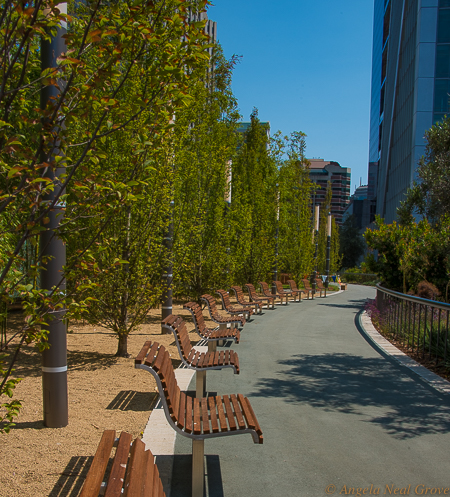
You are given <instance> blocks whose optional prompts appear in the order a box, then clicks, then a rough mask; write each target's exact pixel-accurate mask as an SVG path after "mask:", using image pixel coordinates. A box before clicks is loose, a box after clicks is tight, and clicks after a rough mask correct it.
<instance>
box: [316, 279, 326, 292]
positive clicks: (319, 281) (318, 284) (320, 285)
mask: <svg viewBox="0 0 450 497" xmlns="http://www.w3.org/2000/svg"><path fill="white" fill-rule="evenodd" d="M316 284H317V286H318V287H319V288H320V289H321V290H325V287H324V286H323V281H322V280H321V279H320V278H316Z"/></svg>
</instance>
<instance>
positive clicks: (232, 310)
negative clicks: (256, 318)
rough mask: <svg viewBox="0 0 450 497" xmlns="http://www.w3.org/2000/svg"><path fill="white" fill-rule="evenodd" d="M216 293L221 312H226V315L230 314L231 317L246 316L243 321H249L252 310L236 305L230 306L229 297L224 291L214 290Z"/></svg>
mask: <svg viewBox="0 0 450 497" xmlns="http://www.w3.org/2000/svg"><path fill="white" fill-rule="evenodd" d="M216 293H218V294H219V295H220V298H221V300H222V307H223V310H224V311H226V312H228V314H231V315H233V316H236V315H240V314H243V315H244V316H246V318H245V319H246V320H247V321H248V320H249V319H250V316H251V315H252V314H253V313H254V311H253V309H251V308H250V307H239V306H236V305H232V304H231V301H230V296H229V294H228V292H226V291H225V290H216Z"/></svg>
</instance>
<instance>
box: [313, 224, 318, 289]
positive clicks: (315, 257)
mask: <svg viewBox="0 0 450 497" xmlns="http://www.w3.org/2000/svg"><path fill="white" fill-rule="evenodd" d="M318 238H319V230H315V231H314V240H315V242H316V248H315V251H314V272H313V280H312V298H314V297H315V295H316V278H317V252H318V250H319V243H318Z"/></svg>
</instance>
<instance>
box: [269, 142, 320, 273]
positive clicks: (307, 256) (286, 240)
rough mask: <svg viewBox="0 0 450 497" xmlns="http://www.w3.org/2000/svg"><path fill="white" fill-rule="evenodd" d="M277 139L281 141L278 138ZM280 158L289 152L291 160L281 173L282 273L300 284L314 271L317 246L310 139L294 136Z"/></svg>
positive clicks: (283, 144) (284, 163)
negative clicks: (308, 149)
mask: <svg viewBox="0 0 450 497" xmlns="http://www.w3.org/2000/svg"><path fill="white" fill-rule="evenodd" d="M275 138H277V137H275ZM278 148H279V150H280V154H283V153H284V151H285V150H286V149H287V150H286V152H287V159H285V160H283V161H282V165H281V167H280V170H279V191H280V223H279V224H280V229H279V240H280V243H279V265H280V271H281V272H285V273H291V274H292V275H293V277H294V279H295V280H297V281H299V280H301V279H302V277H303V275H305V274H308V273H310V272H311V270H312V262H313V251H314V246H313V244H312V243H311V229H312V226H311V192H312V190H313V187H314V185H313V183H312V182H311V180H310V179H309V172H308V168H307V159H306V158H305V148H306V135H305V134H304V133H302V132H293V133H291V135H290V137H284V139H283V140H281V141H279V142H278Z"/></svg>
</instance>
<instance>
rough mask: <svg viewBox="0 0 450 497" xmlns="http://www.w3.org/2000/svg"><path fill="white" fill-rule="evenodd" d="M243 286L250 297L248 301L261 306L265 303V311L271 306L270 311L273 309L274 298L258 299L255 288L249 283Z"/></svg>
mask: <svg viewBox="0 0 450 497" xmlns="http://www.w3.org/2000/svg"><path fill="white" fill-rule="evenodd" d="M244 286H245V287H246V288H247V290H248V294H249V295H250V300H251V301H252V302H258V303H261V304H263V303H264V302H267V309H269V308H270V305H272V309H275V297H267V296H264V297H260V296H259V295H258V294H257V293H256V290H255V287H254V286H253V285H252V284H251V283H247V284H246V285H244Z"/></svg>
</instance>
